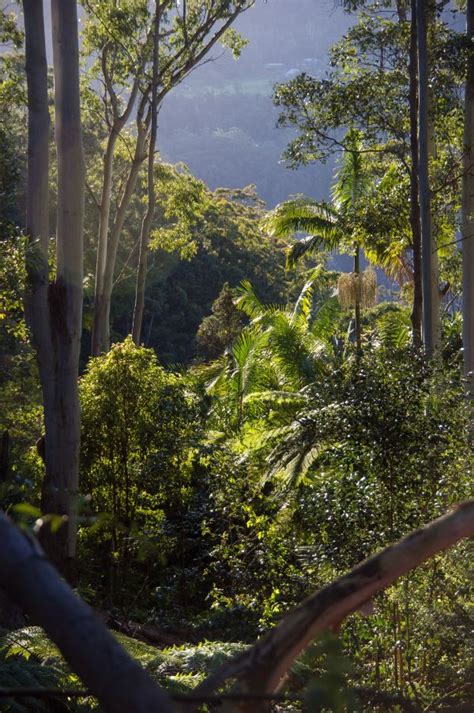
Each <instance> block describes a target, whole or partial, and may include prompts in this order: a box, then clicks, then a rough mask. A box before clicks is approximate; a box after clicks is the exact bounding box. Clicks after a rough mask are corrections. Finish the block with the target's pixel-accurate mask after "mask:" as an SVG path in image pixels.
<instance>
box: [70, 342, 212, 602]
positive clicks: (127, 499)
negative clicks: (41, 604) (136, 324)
mask: <svg viewBox="0 0 474 713" xmlns="http://www.w3.org/2000/svg"><path fill="white" fill-rule="evenodd" d="M80 392H81V403H82V453H81V490H82V493H83V495H84V496H85V498H84V499H85V502H86V503H87V506H86V507H87V510H88V514H89V515H93V519H92V522H93V525H92V527H83V528H82V530H81V538H82V541H83V543H84V545H85V550H84V549H83V553H84V555H85V560H87V561H88V567H89V568H90V567H91V566H93V565H95V566H96V574H97V576H98V578H99V579H101V580H102V582H103V583H104V584H105V583H106V586H107V587H112V589H113V590H114V594H116V595H118V594H119V592H120V590H121V589H123V587H125V584H126V580H124V579H123V576H122V575H123V574H124V572H125V570H127V571H128V572H129V574H132V573H133V570H130V567H131V566H132V565H133V567H138V568H140V567H141V568H142V574H143V576H145V573H146V578H147V581H148V579H149V577H150V572H151V570H153V568H156V567H159V566H160V565H161V564H162V563H163V561H164V560H165V559H166V557H167V556H168V555H169V553H170V551H172V549H173V546H174V542H173V537H172V536H170V534H169V532H168V530H169V520H170V519H173V518H174V517H176V515H177V513H179V511H180V510H181V509H182V507H183V505H184V504H185V502H186V501H187V499H188V498H189V496H190V491H191V483H190V480H191V474H192V453H193V444H194V442H195V437H196V435H197V434H198V432H199V419H198V414H197V411H196V406H195V403H194V400H193V398H192V397H191V396H190V394H189V393H188V392H187V390H186V387H185V384H184V382H183V380H182V379H181V378H180V377H179V376H176V375H175V374H172V373H170V372H167V371H165V370H164V369H163V368H162V367H161V366H160V365H159V364H158V361H157V358H156V355H155V353H154V352H153V351H152V350H150V349H145V348H143V347H136V346H135V345H134V343H133V342H132V340H131V338H127V339H126V340H125V341H124V342H123V343H120V344H116V345H114V346H113V347H112V349H111V350H110V352H109V353H108V354H106V355H104V356H101V357H98V358H96V359H93V360H91V362H90V363H89V366H88V368H87V371H86V373H85V375H84V377H83V378H82V381H81V387H80ZM85 522H86V524H89V525H90V524H91V520H90V519H88V518H86V520H85ZM91 548H92V549H94V550H95V554H94V557H93V558H92V560H91V559H90V557H89V555H90V552H91ZM150 566H151V570H150ZM135 574H136V572H135ZM127 581H128V580H127ZM128 583H129V582H128Z"/></svg>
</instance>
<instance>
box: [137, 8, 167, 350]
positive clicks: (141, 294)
mask: <svg viewBox="0 0 474 713" xmlns="http://www.w3.org/2000/svg"><path fill="white" fill-rule="evenodd" d="M159 35H160V10H159V4H158V2H157V3H156V9H155V23H154V34H153V70H152V80H151V81H152V87H151V106H150V111H151V129H150V142H149V145H148V171H147V208H146V213H145V216H144V218H143V221H142V226H141V233H140V252H139V257H138V270H137V282H136V288H135V305H134V308H133V320H132V338H133V341H134V342H135V344H136V345H137V346H138V345H139V344H140V336H141V333H142V323H143V309H144V306H145V287H146V273H147V263H148V245H149V242H150V232H151V227H152V225H153V218H154V215H155V206H156V192H155V146H156V134H157V130H158V77H159Z"/></svg>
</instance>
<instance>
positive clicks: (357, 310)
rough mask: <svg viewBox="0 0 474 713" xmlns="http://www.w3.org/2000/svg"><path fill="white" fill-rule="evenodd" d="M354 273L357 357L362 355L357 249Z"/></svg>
mask: <svg viewBox="0 0 474 713" xmlns="http://www.w3.org/2000/svg"><path fill="white" fill-rule="evenodd" d="M354 273H355V275H356V291H355V307H354V316H355V333H356V349H357V355H358V356H360V355H361V354H362V328H361V323H360V295H361V284H360V249H359V248H358V247H357V248H356V251H355V255H354Z"/></svg>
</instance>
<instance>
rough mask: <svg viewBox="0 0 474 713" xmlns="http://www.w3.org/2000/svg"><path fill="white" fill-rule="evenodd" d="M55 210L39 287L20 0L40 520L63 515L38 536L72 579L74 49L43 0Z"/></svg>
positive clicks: (60, 8) (36, 86) (44, 135)
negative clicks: (41, 455)
mask: <svg viewBox="0 0 474 713" xmlns="http://www.w3.org/2000/svg"><path fill="white" fill-rule="evenodd" d="M51 8H52V24H53V56H54V80H55V81H54V88H55V117H56V127H55V133H56V153H57V162H58V208H57V236H56V259H57V260H56V261H57V271H56V280H55V281H54V282H53V283H51V284H49V285H48V237H49V228H48V219H47V215H48V158H47V157H48V150H49V146H48V139H49V135H48V134H49V131H48V127H49V114H48V95H47V64H46V51H45V37H44V21H43V12H42V3H39V2H36V0H25V2H24V14H25V33H26V73H27V82H28V110H29V128H28V198H27V232H28V235H29V237H30V244H31V247H30V250H29V255H28V258H27V270H28V278H29V279H28V282H29V287H28V292H27V295H26V313H27V317H28V322H29V324H30V328H31V330H32V334H33V344H34V346H35V348H36V351H37V358H38V365H39V373H40V380H41V386H42V391H43V402H44V419H45V434H46V435H45V469H46V472H45V478H44V482H43V488H42V494H41V508H42V511H43V512H44V513H54V514H57V515H61V516H64V518H65V523H64V525H63V526H62V527H61V528H60V530H59V531H58V532H57V533H56V534H53V533H52V532H51V530H49V529H48V528H47V527H43V528H42V531H41V536H42V539H43V541H44V543H45V547H46V549H47V551H48V554H49V555H50V556H51V558H52V560H53V562H54V563H55V565H56V566H57V567H58V568H59V570H60V571H61V572H62V573H63V574H64V575H65V576H69V577H70V578H74V573H73V570H74V558H75V548H76V529H77V517H76V508H77V490H78V478H79V441H80V411H79V398H78V389H77V376H78V362H79V347H80V336H81V324H82V254H83V250H82V235H83V219H84V160H83V154H82V138H81V124H80V105H79V46H78V36H77V7H76V2H75V0H52V4H51Z"/></svg>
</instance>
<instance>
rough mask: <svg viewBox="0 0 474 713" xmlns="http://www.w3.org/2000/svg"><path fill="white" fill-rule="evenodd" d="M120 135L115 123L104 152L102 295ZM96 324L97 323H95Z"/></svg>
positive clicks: (95, 349)
mask: <svg viewBox="0 0 474 713" xmlns="http://www.w3.org/2000/svg"><path fill="white" fill-rule="evenodd" d="M118 135H119V128H118V126H117V125H116V124H115V123H114V126H113V128H112V131H111V133H110V134H109V138H108V140H107V147H106V149H105V154H104V176H103V180H102V195H101V199H100V214H99V235H98V240H97V260H96V268H95V289H94V294H95V295H96V296H97V295H101V294H102V292H103V289H104V277H105V267H106V264H107V242H108V238H109V224H110V205H111V202H112V181H113V166H114V152H115V146H116V144H117V138H118ZM94 326H95V324H94ZM97 336H98V335H97V333H96V331H95V330H94V329H93V331H92V348H91V351H92V354H98V353H99V352H100V348H99V345H98V344H97Z"/></svg>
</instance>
